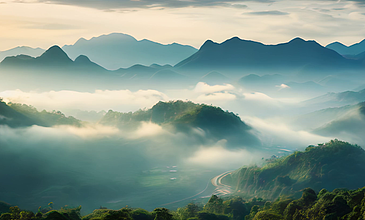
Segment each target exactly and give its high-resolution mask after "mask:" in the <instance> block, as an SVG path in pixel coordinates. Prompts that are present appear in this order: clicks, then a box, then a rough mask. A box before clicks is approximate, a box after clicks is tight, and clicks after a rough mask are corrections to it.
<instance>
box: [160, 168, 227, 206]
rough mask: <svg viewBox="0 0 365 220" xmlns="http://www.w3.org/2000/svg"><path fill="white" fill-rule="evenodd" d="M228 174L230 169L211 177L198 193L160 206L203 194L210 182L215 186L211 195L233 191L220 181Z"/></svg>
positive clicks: (221, 194) (220, 194)
mask: <svg viewBox="0 0 365 220" xmlns="http://www.w3.org/2000/svg"><path fill="white" fill-rule="evenodd" d="M229 174H231V171H227V172H224V173H222V174H219V175H218V176H216V177H214V178H213V179H211V180H210V181H209V182H208V184H207V186H206V187H205V189H204V190H202V191H200V192H199V193H197V194H195V195H193V196H189V197H187V198H184V199H180V200H177V201H173V202H169V203H165V204H162V205H160V206H166V205H171V204H174V203H177V202H182V201H185V200H188V199H193V198H195V197H197V196H199V195H201V194H203V193H204V192H205V191H206V190H207V189H208V187H209V185H210V184H212V185H213V186H214V187H216V188H215V189H214V191H213V193H212V195H217V196H223V195H228V194H231V193H232V192H233V190H232V188H231V186H229V185H226V184H223V183H222V179H223V178H224V177H226V176H227V175H229Z"/></svg>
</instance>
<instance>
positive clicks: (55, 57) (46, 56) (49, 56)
mask: <svg viewBox="0 0 365 220" xmlns="http://www.w3.org/2000/svg"><path fill="white" fill-rule="evenodd" d="M38 58H39V59H40V60H48V61H51V62H72V60H71V59H70V58H69V57H68V55H67V54H66V53H65V51H63V50H62V49H61V48H60V47H59V46H58V45H54V46H52V47H50V48H49V49H48V50H46V52H44V53H43V54H42V55H41V56H40V57H38Z"/></svg>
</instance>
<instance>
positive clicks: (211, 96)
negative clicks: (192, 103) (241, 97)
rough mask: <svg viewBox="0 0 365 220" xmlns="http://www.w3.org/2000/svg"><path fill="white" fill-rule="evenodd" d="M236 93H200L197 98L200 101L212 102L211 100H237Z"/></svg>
mask: <svg viewBox="0 0 365 220" xmlns="http://www.w3.org/2000/svg"><path fill="white" fill-rule="evenodd" d="M236 98H237V97H236V95H234V94H232V93H229V92H216V93H208V94H203V95H200V96H198V97H197V98H196V100H197V101H198V102H210V101H231V100H235V99H236Z"/></svg>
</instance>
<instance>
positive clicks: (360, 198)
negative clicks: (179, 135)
mask: <svg viewBox="0 0 365 220" xmlns="http://www.w3.org/2000/svg"><path fill="white" fill-rule="evenodd" d="M5 208H8V211H7V212H5V213H2V214H1V216H0V220H281V219H284V220H305V219H314V220H323V219H325V220H332V219H333V220H337V219H343V220H345V219H346V220H360V219H365V187H364V188H361V189H357V190H347V189H335V190H333V191H332V192H329V191H327V190H326V189H322V190H321V191H320V192H319V193H318V194H317V193H316V192H315V191H314V190H312V189H310V188H306V189H304V190H302V197H301V198H299V199H292V198H289V197H281V198H279V199H277V200H275V201H268V200H264V199H262V198H256V197H255V198H251V199H249V200H245V199H243V198H241V197H234V198H228V199H222V198H219V197H217V196H216V195H213V196H212V197H211V198H210V199H209V201H208V202H207V203H206V204H205V205H200V204H194V203H190V204H188V205H187V206H185V207H182V208H178V209H177V210H175V211H171V210H168V209H166V208H156V209H155V210H153V211H152V212H148V211H146V210H144V209H133V208H129V207H124V208H122V209H120V210H111V209H107V208H105V207H100V209H96V210H94V211H93V212H92V213H91V214H88V215H86V216H81V214H80V210H81V206H80V207H77V208H67V207H64V208H61V209H60V210H52V204H51V205H50V206H48V207H46V208H43V209H42V208H39V210H38V212H37V213H33V212H31V211H25V210H20V209H19V208H18V207H17V206H13V207H10V205H8V204H6V203H0V212H1V211H4V209H5Z"/></svg>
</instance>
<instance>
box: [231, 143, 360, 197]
mask: <svg viewBox="0 0 365 220" xmlns="http://www.w3.org/2000/svg"><path fill="white" fill-rule="evenodd" d="M231 177H232V179H233V182H234V183H236V184H237V190H238V191H240V192H244V193H245V194H248V195H251V196H256V195H257V196H261V197H264V198H270V199H275V198H278V197H279V196H281V195H296V196H299V195H300V194H301V192H300V190H301V189H303V188H306V187H310V188H312V189H314V190H316V191H319V190H321V189H322V188H326V189H328V190H333V189H335V188H348V189H356V188H359V187H363V185H364V183H365V151H364V150H363V149H362V148H361V147H359V146H357V145H351V144H349V143H346V142H341V141H338V140H333V141H330V142H329V143H326V144H320V145H318V146H309V147H307V148H306V150H305V151H304V152H300V151H298V152H295V153H293V154H291V155H289V156H287V157H282V158H279V159H277V160H275V161H273V162H271V163H268V164H267V165H265V166H263V167H244V168H241V169H239V170H238V171H236V172H234V173H232V175H231Z"/></svg>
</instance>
